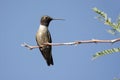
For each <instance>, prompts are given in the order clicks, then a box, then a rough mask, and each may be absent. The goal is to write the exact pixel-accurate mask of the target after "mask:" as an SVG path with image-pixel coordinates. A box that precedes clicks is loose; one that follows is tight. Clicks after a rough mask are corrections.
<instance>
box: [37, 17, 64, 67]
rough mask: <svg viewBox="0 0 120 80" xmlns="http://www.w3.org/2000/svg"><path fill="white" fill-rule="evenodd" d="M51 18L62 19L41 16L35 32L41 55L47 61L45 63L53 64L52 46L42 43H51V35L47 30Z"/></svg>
mask: <svg viewBox="0 0 120 80" xmlns="http://www.w3.org/2000/svg"><path fill="white" fill-rule="evenodd" d="M52 20H62V19H54V18H51V17H49V16H43V17H42V18H41V20H40V26H39V29H38V32H37V33H36V42H37V45H38V46H42V47H39V49H40V51H41V53H42V56H43V57H44V59H45V60H46V62H47V65H48V66H50V65H53V64H54V62H53V58H52V46H51V45H44V43H52V39H51V35H50V32H49V30H48V26H49V24H50V22H51V21H52Z"/></svg>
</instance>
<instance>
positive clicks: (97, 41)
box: [21, 38, 120, 50]
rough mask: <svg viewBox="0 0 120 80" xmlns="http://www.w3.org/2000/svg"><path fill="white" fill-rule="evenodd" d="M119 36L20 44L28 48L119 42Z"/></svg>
mask: <svg viewBox="0 0 120 80" xmlns="http://www.w3.org/2000/svg"><path fill="white" fill-rule="evenodd" d="M119 41H120V38H116V39H112V40H99V39H91V40H80V41H74V42H66V43H44V44H42V45H41V46H31V45H29V44H27V43H23V44H21V46H24V47H26V48H28V49H30V50H32V49H35V48H39V47H42V46H43V45H51V46H63V45H78V44H87V43H115V42H119Z"/></svg>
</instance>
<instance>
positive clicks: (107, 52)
mask: <svg viewBox="0 0 120 80" xmlns="http://www.w3.org/2000/svg"><path fill="white" fill-rule="evenodd" d="M115 52H120V48H112V49H108V50H103V51H100V52H97V53H96V54H94V55H93V59H96V58H97V57H100V56H104V55H106V54H112V53H115Z"/></svg>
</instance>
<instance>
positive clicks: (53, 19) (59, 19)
mask: <svg viewBox="0 0 120 80" xmlns="http://www.w3.org/2000/svg"><path fill="white" fill-rule="evenodd" d="M52 20H64V19H57V18H53V19H52Z"/></svg>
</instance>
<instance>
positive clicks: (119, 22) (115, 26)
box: [93, 7, 120, 34]
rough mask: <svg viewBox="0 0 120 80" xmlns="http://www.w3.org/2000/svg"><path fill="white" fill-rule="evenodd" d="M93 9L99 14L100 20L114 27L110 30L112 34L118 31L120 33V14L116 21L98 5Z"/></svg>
mask: <svg viewBox="0 0 120 80" xmlns="http://www.w3.org/2000/svg"><path fill="white" fill-rule="evenodd" d="M93 11H94V12H96V13H97V14H98V16H97V18H98V20H100V21H103V22H104V24H106V25H108V26H110V27H111V28H112V29H110V30H108V32H109V33H111V34H116V33H118V32H119V33H120V15H119V16H118V19H117V21H116V22H111V18H109V17H108V16H107V14H106V13H105V12H103V11H101V10H99V9H97V8H96V7H95V8H93Z"/></svg>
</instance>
